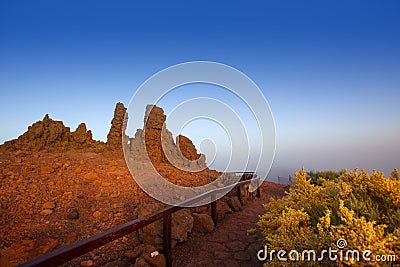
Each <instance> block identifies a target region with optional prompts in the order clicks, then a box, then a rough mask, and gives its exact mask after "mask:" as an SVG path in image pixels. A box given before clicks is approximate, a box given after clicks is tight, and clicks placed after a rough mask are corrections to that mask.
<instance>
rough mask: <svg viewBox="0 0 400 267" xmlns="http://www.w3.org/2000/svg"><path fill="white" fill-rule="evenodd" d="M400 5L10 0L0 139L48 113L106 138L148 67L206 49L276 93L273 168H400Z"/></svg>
mask: <svg viewBox="0 0 400 267" xmlns="http://www.w3.org/2000/svg"><path fill="white" fill-rule="evenodd" d="M399 14H400V3H399V1H259V2H249V1H247V2H242V3H235V2H234V1H226V2H223V1H209V2H206V1H180V2H174V3H170V1H160V2H154V1H140V3H138V2H135V1H89V0H87V1H39V0H38V1H18V0H16V1H2V2H1V3H0V92H1V105H0V114H1V116H0V125H1V130H0V143H3V142H4V141H6V140H10V139H13V138H17V137H18V136H19V135H20V134H22V133H23V132H24V131H26V129H27V126H28V125H30V124H32V123H33V122H35V121H38V120H41V119H42V118H43V117H44V115H45V114H46V113H49V115H50V117H52V118H54V119H57V120H63V121H64V123H65V124H66V125H67V126H69V127H71V129H72V130H74V129H75V128H76V127H77V126H78V124H79V123H80V122H85V123H86V124H87V126H88V128H89V129H91V130H92V131H93V135H94V138H96V139H101V140H105V139H106V135H107V132H108V130H109V126H110V121H111V118H112V115H113V109H114V106H115V103H116V102H118V101H121V102H123V103H125V104H126V105H127V104H128V103H129V101H130V99H131V97H132V95H133V93H134V92H135V90H136V89H137V88H138V87H139V86H140V85H141V84H142V83H143V82H144V81H145V80H146V79H148V78H149V77H150V76H151V75H153V74H154V73H156V72H158V71H160V70H162V69H164V68H166V67H168V66H171V65H174V64H177V63H182V62H186V61H192V60H209V61H217V62H221V63H224V64H228V65H231V66H233V67H235V68H237V69H239V70H240V71H242V72H244V73H245V74H247V75H248V76H249V77H250V78H251V79H252V80H253V81H255V82H256V83H257V85H258V86H259V87H260V88H261V90H262V91H263V93H264V95H265V97H266V99H267V100H268V101H269V104H270V107H271V109H272V112H273V115H274V118H275V123H276V134H277V135H276V138H277V151H276V159H275V162H274V167H273V170H272V174H273V176H275V175H282V176H286V175H288V173H290V172H292V171H294V170H297V169H299V168H301V167H302V166H304V167H305V168H306V169H336V170H338V169H341V168H344V167H346V168H354V167H357V166H358V167H364V168H366V169H368V170H370V169H371V168H373V167H375V168H377V169H379V170H383V171H385V172H386V173H387V172H390V170H391V169H393V168H394V167H400V138H399V136H400V123H399V118H400V109H399V100H400V16H399ZM188 131H189V128H188ZM188 135H189V136H190V131H189V133H188ZM196 146H199V144H196Z"/></svg>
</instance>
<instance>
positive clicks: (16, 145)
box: [0, 114, 105, 152]
mask: <svg viewBox="0 0 400 267" xmlns="http://www.w3.org/2000/svg"><path fill="white" fill-rule="evenodd" d="M104 146H105V144H104V143H103V142H100V141H95V140H92V132H91V131H87V130H86V125H85V124H84V123H81V124H80V125H79V126H78V128H77V129H76V131H75V132H71V131H70V128H69V127H66V126H64V124H63V122H62V121H55V120H52V119H51V118H50V117H49V115H48V114H46V115H45V116H44V118H43V120H41V121H37V122H35V123H34V124H32V125H31V126H29V127H28V131H26V132H25V133H24V134H22V135H21V136H19V137H18V138H17V139H14V140H11V141H7V142H5V143H4V144H3V145H1V146H0V150H2V151H18V150H21V151H34V152H38V151H44V152H63V151H67V150H85V151H93V152H100V151H102V150H103V149H104Z"/></svg>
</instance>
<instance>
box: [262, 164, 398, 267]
mask: <svg viewBox="0 0 400 267" xmlns="http://www.w3.org/2000/svg"><path fill="white" fill-rule="evenodd" d="M325 173H326V172H325ZM396 175H397V176H396ZM330 176H331V177H334V176H333V175H332V174H331V173H330ZM295 177H296V183H295V184H294V185H293V186H291V187H290V188H289V190H288V192H286V196H285V197H283V198H281V199H279V200H275V199H271V200H270V202H269V203H268V204H265V205H264V207H265V209H266V213H265V214H263V215H261V216H260V220H259V222H258V226H259V228H260V231H261V233H262V235H263V242H264V245H266V246H267V247H268V250H269V251H272V250H275V251H279V250H284V251H286V252H289V251H292V250H296V251H299V252H301V251H307V250H314V251H315V252H316V255H317V258H318V257H319V256H320V255H321V254H320V253H321V252H322V251H323V250H324V249H325V250H326V249H328V248H332V249H336V250H337V251H338V253H339V252H341V253H343V255H345V253H350V252H351V251H353V250H357V251H359V252H360V254H361V253H362V252H363V251H366V250H369V251H371V255H370V256H369V258H370V259H372V260H370V261H365V260H363V259H362V257H361V256H360V260H359V261H357V260H355V259H354V258H351V257H349V258H346V259H345V260H343V259H341V258H340V257H338V258H337V259H335V260H332V259H329V258H328V257H324V258H323V259H321V260H311V261H307V260H305V259H303V258H304V257H305V256H304V255H301V254H300V260H296V261H294V260H287V261H282V260H279V259H277V257H274V258H271V259H269V260H268V262H266V266H267V265H268V266H289V265H290V266H292V265H293V266H347V265H354V266H382V265H384V264H387V266H392V265H390V264H393V262H386V263H384V262H377V261H374V259H377V258H376V256H377V255H378V257H379V255H385V256H386V255H395V257H396V263H397V264H399V263H400V180H398V172H397V170H396V169H395V171H393V172H392V177H391V178H387V177H385V175H384V174H383V173H381V172H378V171H376V170H374V171H373V173H372V174H369V173H368V172H366V171H364V170H361V172H359V171H358V170H357V169H355V170H354V171H347V170H343V171H342V172H341V173H340V175H337V178H328V179H326V178H325V177H323V175H322V176H321V177H318V178H317V179H316V178H315V177H316V173H313V178H312V177H310V176H307V174H306V172H305V170H304V169H302V170H301V171H300V172H298V173H296V174H295ZM342 239H344V240H345V242H346V244H345V246H342V247H339V246H338V244H339V243H337V242H338V240H342ZM302 257H303V258H302ZM321 258H322V257H321ZM392 259H393V258H392ZM396 263H395V264H396Z"/></svg>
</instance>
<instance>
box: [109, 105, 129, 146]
mask: <svg viewBox="0 0 400 267" xmlns="http://www.w3.org/2000/svg"><path fill="white" fill-rule="evenodd" d="M125 114H126V108H125V106H124V104H122V103H120V102H118V103H117V105H116V106H115V110H114V118H113V119H112V121H111V128H110V131H109V132H108V135H107V147H108V149H109V150H116V151H120V152H121V153H122V126H123V124H124V117H125Z"/></svg>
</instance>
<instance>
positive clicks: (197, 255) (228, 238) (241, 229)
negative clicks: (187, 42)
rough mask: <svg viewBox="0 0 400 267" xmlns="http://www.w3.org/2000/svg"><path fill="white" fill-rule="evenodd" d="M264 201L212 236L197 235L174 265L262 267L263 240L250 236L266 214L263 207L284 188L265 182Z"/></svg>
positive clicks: (184, 246) (234, 215)
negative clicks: (250, 231)
mask: <svg viewBox="0 0 400 267" xmlns="http://www.w3.org/2000/svg"><path fill="white" fill-rule="evenodd" d="M262 190H263V194H262V197H261V198H260V199H255V200H252V201H249V202H248V203H246V204H245V205H244V206H243V209H242V210H241V211H238V212H235V213H232V214H230V215H229V216H228V217H227V218H225V219H224V220H223V221H222V222H221V223H219V224H218V225H217V227H216V228H215V230H214V231H213V232H212V233H209V234H199V233H195V234H193V235H192V236H191V237H190V239H189V240H188V241H187V242H185V243H183V244H180V245H178V246H176V247H175V249H174V266H179V267H180V266H229V267H235V266H262V263H261V262H260V261H259V260H258V259H257V252H258V251H259V250H260V249H261V248H262V244H261V241H256V240H255V239H254V238H253V237H252V236H248V235H247V230H248V229H251V228H256V226H257V221H258V219H259V215H260V214H263V213H265V209H264V207H263V206H262V204H264V203H266V202H268V200H269V199H270V197H275V198H280V197H282V196H283V195H284V191H285V189H284V187H283V186H280V185H277V184H274V183H269V182H264V183H263V185H262Z"/></svg>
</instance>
